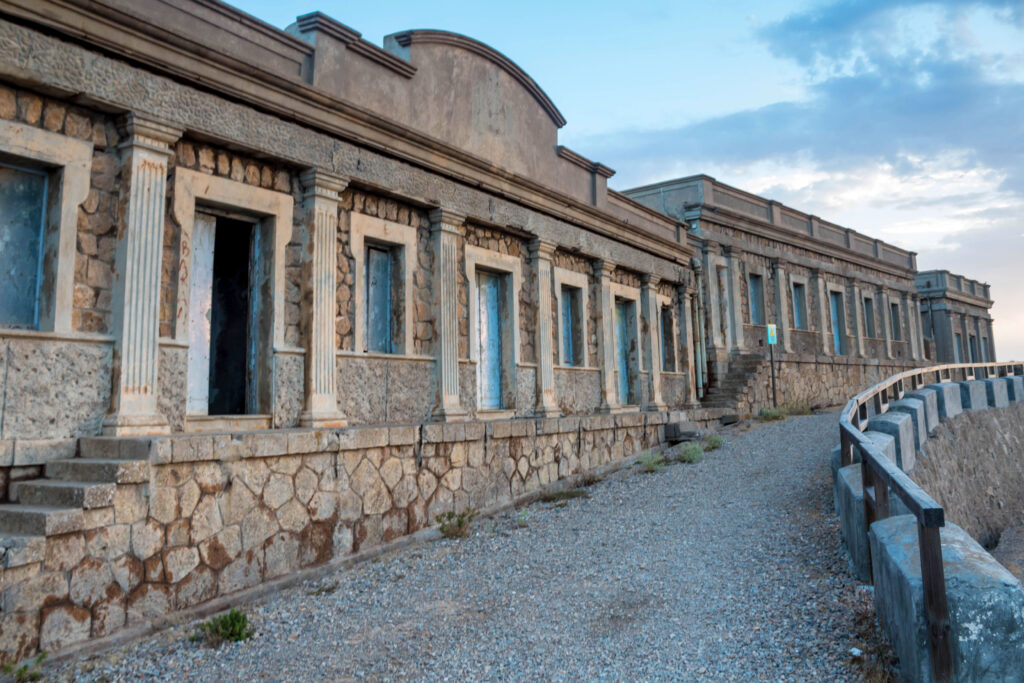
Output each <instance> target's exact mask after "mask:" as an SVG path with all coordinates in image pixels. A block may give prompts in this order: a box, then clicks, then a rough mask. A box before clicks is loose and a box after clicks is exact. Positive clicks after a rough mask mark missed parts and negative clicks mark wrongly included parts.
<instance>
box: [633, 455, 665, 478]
mask: <svg viewBox="0 0 1024 683" xmlns="http://www.w3.org/2000/svg"><path fill="white" fill-rule="evenodd" d="M636 464H637V465H638V466H639V467H640V469H641V470H643V471H644V472H647V473H651V472H660V471H662V470H663V469H665V464H666V463H665V458H664V457H662V455H661V453H645V454H644V455H642V456H640V459H639V460H637V461H636Z"/></svg>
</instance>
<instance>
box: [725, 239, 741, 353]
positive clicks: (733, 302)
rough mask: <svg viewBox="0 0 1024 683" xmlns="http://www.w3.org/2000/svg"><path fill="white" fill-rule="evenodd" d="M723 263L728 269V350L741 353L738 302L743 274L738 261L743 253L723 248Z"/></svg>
mask: <svg viewBox="0 0 1024 683" xmlns="http://www.w3.org/2000/svg"><path fill="white" fill-rule="evenodd" d="M723 251H724V252H725V261H726V265H727V267H728V269H729V280H728V283H727V287H728V288H729V292H728V295H729V333H730V336H729V350H730V351H742V350H743V349H744V347H745V343H744V340H743V311H742V310H741V308H742V307H741V305H740V302H741V301H742V300H743V273H742V272H741V269H740V261H742V260H743V251H742V250H741V249H738V248H736V247H724V249H723Z"/></svg>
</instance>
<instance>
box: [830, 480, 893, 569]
mask: <svg viewBox="0 0 1024 683" xmlns="http://www.w3.org/2000/svg"><path fill="white" fill-rule="evenodd" d="M836 489H837V493H838V498H837V500H838V502H839V528H840V530H841V531H842V535H843V542H844V543H845V544H846V551H847V552H848V553H849V554H850V561H851V562H852V563H853V571H854V573H855V574H856V575H857V579H858V580H859V581H862V582H864V583H867V582H869V581H871V556H870V554H869V550H870V545H869V544H868V530H867V527H866V526H865V524H864V482H863V480H862V479H861V466H860V464H857V465H847V466H846V467H841V468H839V473H838V477H837V487H836ZM889 510H890V513H891V514H894V515H905V514H907V507H906V505H904V504H903V501H902V500H900V499H899V498H896V497H895V496H892V495H890V496H889Z"/></svg>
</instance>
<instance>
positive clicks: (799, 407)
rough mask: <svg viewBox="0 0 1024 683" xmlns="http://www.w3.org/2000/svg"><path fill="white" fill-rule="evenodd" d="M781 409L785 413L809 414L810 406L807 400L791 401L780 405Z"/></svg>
mask: <svg viewBox="0 0 1024 683" xmlns="http://www.w3.org/2000/svg"><path fill="white" fill-rule="evenodd" d="M782 411H783V412H784V413H785V414H786V415H810V414H811V406H810V405H809V404H808V403H807V401H793V402H791V403H787V404H786V405H784V406H782Z"/></svg>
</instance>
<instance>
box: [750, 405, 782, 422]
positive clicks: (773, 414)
mask: <svg viewBox="0 0 1024 683" xmlns="http://www.w3.org/2000/svg"><path fill="white" fill-rule="evenodd" d="M784 417H786V412H785V411H784V410H782V409H781V408H761V412H759V413H758V414H757V419H758V420H761V421H762V422H773V421H775V420H781V419H782V418H784Z"/></svg>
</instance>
